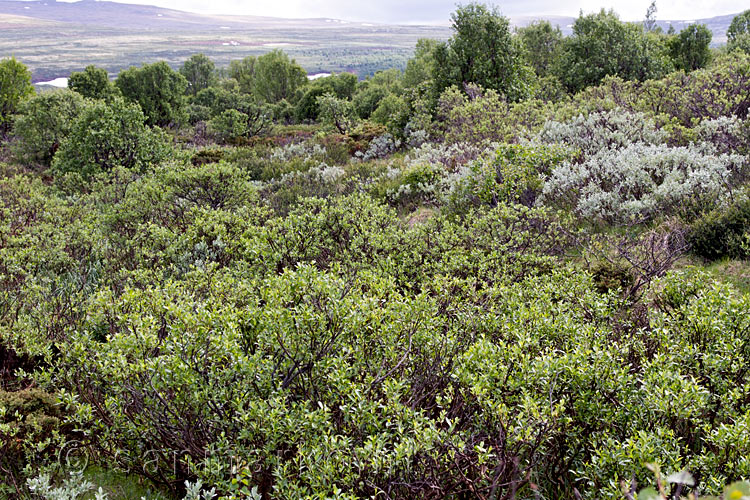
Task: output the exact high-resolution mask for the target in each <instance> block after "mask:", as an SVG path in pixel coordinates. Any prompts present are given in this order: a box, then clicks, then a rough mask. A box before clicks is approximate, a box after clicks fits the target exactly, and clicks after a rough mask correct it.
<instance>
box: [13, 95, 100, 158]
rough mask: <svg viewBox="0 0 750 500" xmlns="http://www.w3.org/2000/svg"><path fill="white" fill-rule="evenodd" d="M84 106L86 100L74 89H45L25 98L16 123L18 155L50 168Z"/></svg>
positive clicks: (14, 127)
mask: <svg viewBox="0 0 750 500" xmlns="http://www.w3.org/2000/svg"><path fill="white" fill-rule="evenodd" d="M84 107H85V101H84V99H83V98H82V97H81V96H80V95H79V94H77V93H76V92H73V91H70V90H57V91H53V92H44V93H42V94H39V95H37V96H34V97H32V98H31V99H29V100H27V101H25V102H24V103H23V104H22V105H21V107H20V109H19V115H18V116H17V117H16V120H15V123H14V125H13V131H14V133H15V135H16V136H17V137H18V142H17V143H16V145H15V148H14V149H15V153H16V155H18V156H19V158H20V159H21V160H22V161H24V162H25V163H26V164H29V163H39V164H41V165H43V166H44V167H49V166H50V165H51V164H52V158H53V157H54V156H55V153H56V152H57V150H58V149H59V148H60V146H61V145H62V143H63V142H64V141H65V139H67V137H68V136H69V135H70V133H71V132H72V129H73V124H74V123H75V121H76V119H77V118H78V115H79V114H80V113H81V112H82V111H83V110H84Z"/></svg>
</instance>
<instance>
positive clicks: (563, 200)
mask: <svg viewBox="0 0 750 500" xmlns="http://www.w3.org/2000/svg"><path fill="white" fill-rule="evenodd" d="M746 170H747V161H746V159H745V158H744V157H742V156H740V155H726V154H723V155H716V154H709V153H706V152H704V151H703V150H702V149H701V148H700V146H697V145H691V146H689V147H679V148H670V147H668V146H666V145H649V144H640V143H639V144H632V145H630V146H627V147H625V148H623V149H619V150H616V149H604V150H602V151H600V152H599V153H597V154H595V155H593V156H591V157H590V158H588V159H587V160H585V161H584V162H582V163H580V164H576V163H571V162H566V163H564V164H562V165H561V166H559V167H557V168H556V169H555V170H554V171H553V172H552V175H551V176H550V178H549V179H547V181H546V183H545V186H544V190H543V194H542V200H543V202H544V203H547V204H551V205H553V206H558V207H561V208H569V209H572V210H574V211H575V212H576V213H577V214H578V215H580V216H581V217H584V218H590V219H596V220H604V221H608V222H628V221H640V220H645V219H648V218H651V217H653V216H654V215H656V214H657V213H661V214H663V215H669V214H689V213H690V211H691V210H696V209H697V210H700V209H702V207H710V206H712V205H715V204H716V203H719V202H723V201H725V200H727V199H729V198H731V196H732V193H733V190H734V188H735V186H737V185H738V184H739V183H740V182H741V181H742V180H743V179H744V178H745V176H746Z"/></svg>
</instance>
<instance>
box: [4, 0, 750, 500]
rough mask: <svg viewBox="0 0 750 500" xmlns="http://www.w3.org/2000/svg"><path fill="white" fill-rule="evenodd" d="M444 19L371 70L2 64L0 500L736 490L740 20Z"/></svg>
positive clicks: (748, 472) (286, 64) (746, 244)
mask: <svg viewBox="0 0 750 500" xmlns="http://www.w3.org/2000/svg"><path fill="white" fill-rule="evenodd" d="M454 23H455V24H456V26H455V27H456V34H455V36H454V38H453V39H451V40H450V41H448V42H447V43H445V44H439V43H437V42H434V41H422V42H420V44H419V45H418V47H417V51H416V54H415V57H414V59H412V60H411V61H410V63H409V65H408V67H407V69H406V71H405V72H404V73H403V74H402V73H400V72H398V71H387V72H382V73H378V74H376V75H375V76H374V77H372V78H370V79H368V80H365V81H357V78H356V77H355V76H354V75H350V74H341V75H333V76H330V77H326V78H320V79H318V80H315V81H313V82H307V81H306V79H305V78H304V72H303V71H302V69H301V68H299V66H297V65H296V63H294V61H292V60H290V59H289V58H288V57H287V56H286V55H285V54H283V53H282V52H279V51H275V52H272V53H270V54H268V55H266V56H261V57H259V58H252V57H250V58H246V59H243V60H241V61H235V62H234V63H233V64H232V65H231V66H230V67H229V68H228V69H224V70H217V69H216V68H214V66H213V63H212V62H211V61H210V60H208V59H207V58H205V56H200V55H198V56H194V57H193V58H191V59H190V60H188V61H187V62H186V63H185V65H184V66H183V67H182V68H181V69H180V71H179V72H177V71H173V70H172V69H170V68H169V67H168V66H167V65H166V64H162V63H159V64H154V65H147V66H144V67H142V68H132V69H131V70H128V71H126V72H123V73H122V74H121V75H119V76H118V77H117V79H116V80H115V82H114V83H112V82H110V81H109V80H108V78H107V75H106V73H103V72H102V71H101V70H100V69H97V68H95V67H89V68H87V69H86V70H85V71H83V72H81V73H77V74H75V75H73V77H72V78H71V90H63V91H56V92H50V93H42V94H39V95H29V91H28V88H27V86H28V81H27V80H28V76H24V75H25V73H24V71H23V70H24V68H23V67H22V65H20V63H18V62H17V61H15V60H12V59H10V60H5V61H3V62H2V63H0V73H2V74H7V75H11V76H12V77H13V78H15V80H17V81H20V82H21V83H20V84H18V85H17V88H16V91H14V92H8V93H7V99H6V100H5V101H3V102H6V103H9V104H4V106H5V107H4V108H3V109H2V112H3V115H2V118H1V119H0V125H1V126H3V127H4V128H2V129H0V132H2V133H3V134H4V135H3V138H4V142H3V145H2V153H1V155H0V360H1V361H2V365H1V366H2V371H0V381H1V385H0V475H1V476H3V477H4V478H5V479H4V480H3V481H1V482H0V496H1V497H3V498H5V497H9V498H47V499H53V498H55V499H56V498H66V499H67V498H71V499H73V498H97V499H99V498H105V497H107V496H109V498H126V497H127V495H126V494H124V493H121V492H118V490H117V489H116V488H114V487H111V486H110V485H107V484H103V485H102V484H100V483H97V482H96V480H95V479H96V478H95V477H94V476H91V475H90V473H88V472H87V473H86V475H83V476H80V475H77V474H76V473H77V472H78V471H79V470H80V469H82V468H85V467H83V466H84V465H85V466H87V467H88V468H91V467H94V466H96V467H98V468H99V469H98V470H101V469H104V470H109V471H115V470H118V471H124V472H125V473H126V474H128V475H129V477H130V478H131V479H130V480H132V481H136V479H135V478H141V479H143V480H146V481H147V483H146V484H147V487H148V488H150V490H148V491H150V493H148V494H149V495H151V496H153V497H154V498H171V497H174V498H177V497H182V496H185V498H188V499H191V500H192V499H204V500H208V499H210V498H214V497H218V498H225V499H231V498H253V499H261V498H262V499H266V498H268V499H271V498H273V499H277V498H278V499H281V498H319V499H324V498H351V499H354V498H383V499H388V498H393V499H396V498H398V499H401V498H404V499H405V498H430V499H432V498H434V499H437V498H485V499H501V498H506V499H514V498H518V499H522V498H560V499H581V498H582V499H592V500H593V499H607V498H611V499H621V498H627V499H635V498H638V499H646V498H649V499H650V498H667V497H668V498H680V495H682V496H684V497H686V498H687V495H688V494H690V495H696V496H700V497H701V498H703V497H704V496H705V495H720V494H722V492H723V495H724V496H723V498H724V499H728V498H732V499H741V498H746V497H749V496H750V490H748V485H747V483H742V482H739V481H742V480H746V479H747V478H748V477H750V294H748V291H747V276H743V275H742V273H747V269H748V267H747V264H746V263H747V259H748V258H750V196H749V195H750V191H749V189H750V188H749V184H748V180H749V178H748V176H749V175H750V161H749V160H748V154H749V151H750V122H749V121H748V110H749V109H750V93H748V92H747V89H748V85H749V84H750V56H748V55H747V54H746V53H744V52H743V49H742V46H741V41H742V40H744V38H743V37H745V36H746V35H744V34H743V33H744V31H742V29H743V28H742V26H743V25H742V24H741V23H740V22H738V23H737V25H736V26H735V28H733V30H734V31H733V38H732V40H733V42H732V43H733V46H732V47H730V49H732V50H730V51H727V50H726V49H722V50H719V51H714V52H713V53H711V54H710V55H711V58H712V61H711V62H710V63H709V62H708V58H707V57H703V58H700V57H698V56H701V54H703V55H705V54H704V53H703V52H699V53H698V54H697V55H696V54H692V55H696V57H698V59H695V58H692V59H691V58H689V57H687V56H686V55H685V53H684V50H683V51H682V52H681V50H682V49H684V47H694V46H695V43H692V42H691V38H690V37H692V36H699V35H701V36H702V32H700V30H695V29H693V30H689V31H688V32H685V33H684V34H681V35H672V34H664V33H658V32H655V31H648V30H644V28H643V26H641V25H631V24H626V23H621V22H620V21H619V20H618V19H617V17H616V16H615V15H614V14H613V13H605V12H602V13H600V14H597V15H591V16H583V15H582V16H581V18H580V19H579V20H578V21H577V23H576V29H575V30H574V31H575V33H574V35H573V36H572V37H571V38H568V39H563V38H562V36H561V35H560V34H559V31H555V30H554V29H551V27H549V26H545V25H532V26H531V27H529V28H526V29H524V30H521V31H519V32H518V33H511V32H510V30H509V26H508V23H507V20H505V19H503V18H502V17H500V16H499V15H498V14H497V13H496V12H492V11H491V10H489V9H487V8H485V7H484V6H481V5H471V6H468V7H465V8H460V9H459V11H458V12H457V14H456V15H455V18H454ZM597 33H598V35H597ZM602 33H607V34H608V36H607V37H603V36H602ZM487 35H492V37H494V39H496V40H500V41H502V43H503V44H507V45H509V46H512V47H513V50H512V51H510V52H507V53H505V55H506V56H507V57H508V58H511V59H513V60H512V61H505V62H503V61H500V60H494V61H491V63H492V64H499V65H501V66H502V65H504V64H505V66H503V67H494V66H492V64H490V62H488V61H485V60H483V59H481V58H479V59H472V51H476V50H484V49H482V47H483V44H484V43H486V42H487ZM591 37H598V40H597V44H605V45H606V43H605V42H608V41H609V42H608V43H610V42H611V44H614V45H612V46H604V47H599V48H598V49H597V50H600V51H602V53H604V54H608V53H609V52H608V51H612V50H616V47H617V46H618V44H625V45H627V46H628V47H630V49H632V50H633V51H634V52H633V53H632V55H633V58H634V59H633V61H641V59H642V58H644V57H645V58H646V59H647V62H648V64H647V65H646V66H644V67H641V68H640V69H639V70H638V71H640V72H634V71H635V67H634V66H633V65H635V64H636V63H635V62H633V61H630V60H623V61H619V62H617V64H620V65H621V66H622V67H614V68H609V67H607V66H606V65H605V66H599V67H596V68H598V72H597V71H594V69H596V68H595V62H592V61H588V63H587V62H586V61H584V60H583V59H580V60H579V59H576V58H578V57H579V56H580V51H581V48H582V47H586V46H589V47H593V45H591V44H592V43H593V42H590V39H591ZM704 38H705V37H704ZM545 40H546V41H548V42H549V41H551V42H550V43H546V42H545ZM587 40H588V41H587ZM700 40H703V38H700ZM688 42H690V43H688ZM498 43H499V42H498ZM628 44H630V45H628ZM699 45H700V44H699ZM707 45H708V43H707V42H706V43H705V47H704V48H706V47H707ZM597 47H598V45H597ZM630 49H629V50H630ZM685 50H687V49H685ZM592 52H595V51H592ZM619 54H620V55H621V56H622V57H626V56H627V57H629V56H628V54H630V52H627V51H625V52H621V53H619ZM675 54H676V55H675ZM485 55H486V54H485ZM636 56H637V57H636ZM678 56H679V57H678ZM572 60H576V61H578V62H577V63H576V64H589V68H588V69H590V70H591V71H588V72H585V74H584V72H570V69H571V68H573V67H575V64H573V63H571V62H570V61H572ZM688 60H690V61H695V60H700V61H701V62H700V64H697V63H696V64H692V65H690V64H687V63H685V61H688ZM446 61H449V62H451V61H452V62H451V64H454V63H455V69H456V72H457V73H456V74H453V73H450V72H444V70H445V64H447V63H446ZM565 61H568V62H565ZM680 61H682V62H680ZM506 63H507V64H506ZM609 63H610V62H608V63H607V64H609ZM638 64H640V63H638ZM702 66H705V67H702ZM562 67H565V68H566V69H565V71H566V72H563V73H561V72H560V71H562V70H561V69H560V68H562ZM698 67H702V69H697V68H698ZM623 68H624V69H623ZM675 69H679V71H673V70H675ZM626 70H627V71H626ZM631 70H632V71H631ZM685 70H688V71H690V70H693V71H691V72H687V73H686V72H685ZM644 71H645V73H644ZM458 73H460V74H458ZM466 75H470V76H471V78H472V79H473V80H475V81H473V82H471V83H469V82H467V81H465V77H466ZM504 75H505V76H504ZM436 76H440V78H436ZM506 77H507V78H506ZM454 80H455V81H454ZM500 80H502V81H500ZM5 88H6V87H3V90H4V89H5ZM579 90H580V91H579ZM573 91H577V93H570V92H573ZM5 97H6V96H3V98H5ZM9 124H12V127H11V126H10V125H9ZM722 259H724V261H725V262H731V263H732V266H734V267H733V269H739V271H737V272H736V274H732V273H729V274H722V273H717V272H714V271H713V270H712V269H713V268H712V267H711V263H712V262H716V261H720V260H722ZM689 264H693V265H692V266H691V265H689ZM743 266H744V267H743ZM743 280H744V283H745V286H744V287H743V286H742V283H743ZM736 284H739V287H737V286H735V285H736ZM688 471H689V472H688ZM71 473H72V475H69V474H71ZM92 478H93V479H92ZM92 481H93V482H92ZM727 485H730V486H729V487H727V489H726V490H725V487H726V486H727ZM99 486H104V488H103V489H101V490H99V492H96V491H94V490H95V489H96V488H97V487H99ZM639 491H640V493H637V492H639ZM87 495H88V496H87Z"/></svg>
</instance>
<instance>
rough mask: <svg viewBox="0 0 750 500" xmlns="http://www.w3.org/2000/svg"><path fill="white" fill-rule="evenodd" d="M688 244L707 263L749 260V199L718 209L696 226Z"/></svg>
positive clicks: (695, 224)
mask: <svg viewBox="0 0 750 500" xmlns="http://www.w3.org/2000/svg"><path fill="white" fill-rule="evenodd" d="M689 241H690V244H691V246H692V249H693V252H694V253H695V254H696V255H699V256H701V257H703V258H704V259H708V260H717V259H720V258H722V257H730V258H734V259H747V258H750V197H747V196H742V198H741V199H739V200H738V201H736V202H735V203H733V204H731V205H730V206H729V207H727V208H726V209H716V210H713V211H712V212H710V213H708V214H706V215H704V216H703V217H701V218H700V219H698V220H697V221H695V222H694V223H693V225H692V226H691V228H690V235H689Z"/></svg>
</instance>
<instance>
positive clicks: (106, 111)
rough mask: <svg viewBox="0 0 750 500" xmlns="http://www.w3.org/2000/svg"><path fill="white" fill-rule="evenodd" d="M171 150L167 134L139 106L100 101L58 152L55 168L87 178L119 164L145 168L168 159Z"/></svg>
mask: <svg viewBox="0 0 750 500" xmlns="http://www.w3.org/2000/svg"><path fill="white" fill-rule="evenodd" d="M169 152H170V150H169V146H168V144H167V141H166V138H165V136H164V134H163V133H162V132H161V131H159V130H158V129H151V128H149V127H148V126H146V124H145V117H144V115H143V113H142V112H141V110H140V108H139V107H138V105H137V104H127V103H126V102H125V101H123V100H122V99H119V98H117V99H113V100H111V101H109V102H105V101H96V102H94V103H92V104H91V105H90V106H87V107H86V108H85V109H84V110H83V112H82V113H81V114H80V116H79V117H78V119H76V120H75V122H73V124H72V128H71V131H70V134H69V135H68V137H67V139H65V140H64V141H63V142H62V145H61V146H60V149H59V151H58V152H57V153H56V154H55V157H54V159H53V162H52V168H53V170H54V171H55V172H56V173H67V172H74V173H78V174H81V175H82V176H84V177H91V176H92V175H94V174H96V173H98V172H102V171H108V170H112V169H113V168H114V167H116V166H120V167H125V168H129V169H135V170H144V169H146V168H147V167H148V166H151V165H154V164H157V163H159V162H160V161H163V160H164V159H166V158H167V156H168V155H169Z"/></svg>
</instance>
